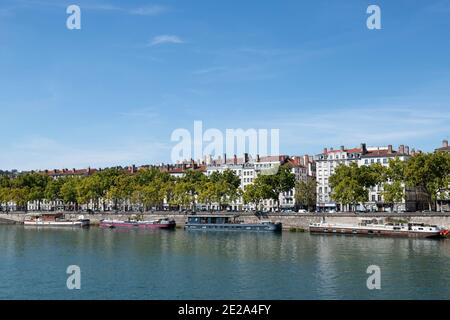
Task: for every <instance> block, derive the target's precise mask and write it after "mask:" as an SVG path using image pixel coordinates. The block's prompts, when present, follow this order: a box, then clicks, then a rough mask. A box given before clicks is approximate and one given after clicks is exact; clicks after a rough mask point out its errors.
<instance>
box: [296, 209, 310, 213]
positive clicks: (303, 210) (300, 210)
mask: <svg viewBox="0 0 450 320" xmlns="http://www.w3.org/2000/svg"><path fill="white" fill-rule="evenodd" d="M307 212H308V211H306V210H305V209H299V210H298V213H307Z"/></svg>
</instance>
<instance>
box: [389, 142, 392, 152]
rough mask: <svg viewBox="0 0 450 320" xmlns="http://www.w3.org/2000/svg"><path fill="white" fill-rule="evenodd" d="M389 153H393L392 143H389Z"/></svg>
mask: <svg viewBox="0 0 450 320" xmlns="http://www.w3.org/2000/svg"><path fill="white" fill-rule="evenodd" d="M388 153H392V144H390V145H388Z"/></svg>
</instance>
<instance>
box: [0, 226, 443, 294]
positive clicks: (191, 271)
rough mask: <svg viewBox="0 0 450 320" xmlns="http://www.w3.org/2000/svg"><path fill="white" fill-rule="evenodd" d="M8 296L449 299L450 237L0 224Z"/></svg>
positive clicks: (0, 267) (0, 265) (0, 266)
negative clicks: (73, 279)
mask: <svg viewBox="0 0 450 320" xmlns="http://www.w3.org/2000/svg"><path fill="white" fill-rule="evenodd" d="M69 265H78V266H79V267H80V268H81V290H68V289H67V287H66V280H67V277H68V275H67V274H66V269H67V267H68V266H69ZM369 265H378V266H379V267H380V268H381V290H368V289H367V287H366V280H367V277H368V276H369V275H368V274H366V269H367V267H368V266H369ZM0 299H450V240H443V241H437V240H420V239H394V238H380V239H371V238H364V237H352V236H326V235H324V236H322V235H310V234H308V233H291V232H284V233H282V234H263V233H225V232H202V231H199V232H198V231H197V232H196V231H191V232H186V231H183V230H176V231H172V232H170V231H164V230H156V231H151V230H142V231H140V230H131V231H128V230H125V231H121V230H110V229H100V228H95V227H93V228H90V229H84V230H82V229H37V228H34V227H31V228H25V227H23V226H5V225H3V226H1V225H0Z"/></svg>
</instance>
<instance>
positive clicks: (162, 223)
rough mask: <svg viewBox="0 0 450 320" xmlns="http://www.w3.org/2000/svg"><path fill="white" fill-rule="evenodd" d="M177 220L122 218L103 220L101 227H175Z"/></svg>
mask: <svg viewBox="0 0 450 320" xmlns="http://www.w3.org/2000/svg"><path fill="white" fill-rule="evenodd" d="M175 226H176V223H175V220H173V219H168V218H162V219H156V220H150V221H137V220H129V221H121V220H102V221H100V227H102V228H129V229H174V228H175Z"/></svg>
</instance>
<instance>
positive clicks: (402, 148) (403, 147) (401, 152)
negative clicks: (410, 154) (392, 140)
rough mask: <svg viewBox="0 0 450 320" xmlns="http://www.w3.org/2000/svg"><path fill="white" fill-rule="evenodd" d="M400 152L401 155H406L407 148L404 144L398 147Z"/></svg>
mask: <svg viewBox="0 0 450 320" xmlns="http://www.w3.org/2000/svg"><path fill="white" fill-rule="evenodd" d="M398 152H399V153H400V154H404V153H405V146H404V145H403V144H401V145H400V146H399V147H398Z"/></svg>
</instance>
